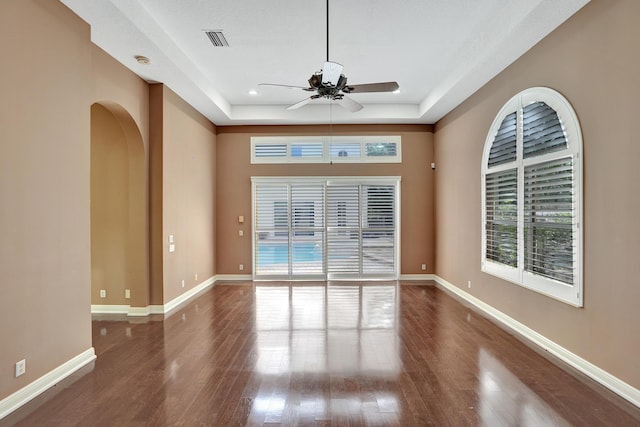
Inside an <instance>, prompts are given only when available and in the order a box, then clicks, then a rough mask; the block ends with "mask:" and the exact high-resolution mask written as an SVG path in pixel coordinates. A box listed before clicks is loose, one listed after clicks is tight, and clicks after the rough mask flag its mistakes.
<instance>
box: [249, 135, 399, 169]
mask: <svg viewBox="0 0 640 427" xmlns="http://www.w3.org/2000/svg"><path fill="white" fill-rule="evenodd" d="M375 143H378V144H384V143H392V144H395V148H396V150H395V155H381V154H379V153H377V154H367V145H368V144H375ZM304 144H309V145H310V146H312V145H321V147H322V151H321V155H315V156H312V155H309V156H301V155H294V154H293V152H294V151H295V150H293V147H295V146H297V145H304ZM333 145H338V146H340V145H344V146H352V147H354V151H355V152H356V153H357V155H355V156H354V155H343V153H347V152H348V151H347V150H339V152H338V154H336V155H333V153H334V151H335V148H333V147H332V146H333ZM268 146H276V147H282V146H283V147H285V150H286V153H285V154H284V155H280V156H278V155H271V156H259V155H257V154H256V149H257V147H268ZM383 151H384V150H383ZM315 153H317V151H315ZM297 163H402V136H400V135H358V136H355V135H346V136H343V135H332V136H252V137H251V164H297Z"/></svg>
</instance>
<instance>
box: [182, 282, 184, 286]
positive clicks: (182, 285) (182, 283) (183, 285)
mask: <svg viewBox="0 0 640 427" xmlns="http://www.w3.org/2000/svg"><path fill="white" fill-rule="evenodd" d="M182 287H183V288H184V280H183V281H182Z"/></svg>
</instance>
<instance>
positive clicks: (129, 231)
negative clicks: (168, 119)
mask: <svg viewBox="0 0 640 427" xmlns="http://www.w3.org/2000/svg"><path fill="white" fill-rule="evenodd" d="M145 186H146V179H145V156H144V145H143V142H142V136H141V134H140V130H139V129H138V127H137V125H136V124H135V121H134V120H133V118H132V117H131V116H130V115H129V113H128V112H127V111H126V110H125V109H124V108H122V107H121V106H119V105H117V104H114V103H108V102H99V103H95V104H93V105H92V106H91V304H92V306H98V307H99V309H98V311H101V312H114V313H118V312H119V313H123V312H126V313H131V312H132V309H131V308H132V307H133V308H135V307H138V308H143V307H144V309H142V311H145V310H147V309H148V305H149V285H148V283H149V280H148V259H149V258H148V245H147V240H148V231H147V228H148V227H147V220H146V218H147V215H146V196H145V194H146V192H145ZM134 311H135V310H134ZM136 314H139V313H136Z"/></svg>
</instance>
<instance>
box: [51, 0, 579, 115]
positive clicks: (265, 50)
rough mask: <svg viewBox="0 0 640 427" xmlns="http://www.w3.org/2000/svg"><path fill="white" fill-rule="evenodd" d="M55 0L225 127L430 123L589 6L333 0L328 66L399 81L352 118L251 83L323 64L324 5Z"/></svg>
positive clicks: (283, 0)
mask: <svg viewBox="0 0 640 427" xmlns="http://www.w3.org/2000/svg"><path fill="white" fill-rule="evenodd" d="M60 1H61V2H62V3H64V4H66V5H67V6H68V7H69V8H71V9H72V10H73V11H74V12H75V13H76V14H78V15H79V16H80V17H82V18H83V19H84V20H85V21H87V22H88V23H89V24H90V25H91V34H92V40H93V42H94V43H95V44H97V45H98V46H100V47H101V48H102V49H104V50H105V51H106V52H108V53H109V54H110V55H112V56H113V57H114V58H116V59H117V60H118V61H120V62H121V63H122V64H124V65H125V66H126V67H128V68H129V69H131V70H132V71H133V72H135V73H136V74H138V75H139V76H140V77H142V78H143V79H145V80H147V81H149V82H162V83H165V84H166V85H167V86H169V87H170V88H171V89H172V90H173V91H175V92H176V93H178V94H179V95H180V96H181V97H182V98H184V99H185V100H186V101H187V102H189V103H190V104H191V105H193V106H194V107H195V108H196V109H198V110H199V111H200V112H201V113H202V114H204V115H205V116H207V117H208V118H209V119H210V120H211V121H213V122H214V123H216V124H218V125H234V124H297V123H328V122H329V120H331V121H332V122H333V123H435V122H436V121H437V120H439V119H440V118H442V117H443V116H444V115H445V114H446V113H448V112H449V111H451V110H452V109H453V108H455V107H456V106H457V105H459V104H460V103H461V102H462V101H464V100H465V99H466V98H467V97H469V96H470V95H471V94H472V93H473V92H475V91H476V90H477V89H479V88H480V87H481V86H482V85H484V84H485V83H486V82H487V81H489V80H490V79H491V78H492V77H494V76H495V75H496V74H498V73H499V72H500V71H502V70H503V69H504V68H505V67H507V66H508V65H509V64H511V63H512V62H513V61H514V60H516V59H517V58H518V57H519V56H521V55H522V54H523V53H524V52H526V51H527V50H529V49H530V48H531V47H532V46H533V45H534V44H536V43H537V42H538V41H539V40H541V39H542V38H543V37H545V36H546V35H547V34H549V33H550V32H551V31H552V30H553V29H555V28H556V27H557V26H559V25H560V24H561V23H562V22H564V21H565V20H566V19H568V18H569V17H570V16H571V15H572V14H574V13H575V12H576V11H577V10H579V9H580V8H581V7H582V6H584V5H585V4H586V3H588V1H589V0H562V1H558V0H401V1H390V0H386V1H382V0H330V6H329V7H330V14H329V15H330V16H329V48H330V51H329V55H330V58H329V59H330V60H332V61H335V62H339V63H341V64H343V65H344V71H343V73H344V74H345V75H346V76H347V78H348V80H349V84H361V83H374V82H378V81H397V82H398V83H399V85H400V93H371V94H352V95H350V96H351V97H352V98H353V99H354V100H356V101H358V102H359V103H361V104H363V105H364V106H365V108H364V109H363V110H361V111H359V112H356V113H350V112H348V111H347V110H344V109H343V108H341V107H339V106H335V105H330V104H331V103H330V102H329V101H314V103H312V104H309V105H307V106H305V107H303V108H300V109H299V110H294V111H287V110H286V109H285V108H286V107H287V106H288V105H291V104H294V103H296V102H298V101H300V100H302V99H304V98H306V97H307V96H308V95H309V94H308V93H307V92H304V91H302V90H300V89H286V88H277V87H265V86H258V84H259V83H279V84H289V85H297V86H306V85H307V79H308V78H309V77H310V76H311V74H313V73H314V72H315V71H318V70H320V69H321V68H322V64H323V62H324V61H325V59H326V3H325V0H314V1H311V0H234V1H230V0H227V1H223V0H179V1H178V0H60ZM203 30H222V31H223V33H224V35H225V36H226V38H227V40H228V42H229V45H230V46H229V47H214V46H213V45H212V44H211V42H210V41H209V39H208V38H207V37H206V35H205V33H204V31H203ZM135 55H144V56H147V57H149V58H150V59H151V63H150V64H149V65H146V66H145V65H140V64H138V63H137V62H136V60H135V58H134V57H135ZM252 89H253V90H257V91H258V94H257V95H250V94H249V91H250V90H252ZM330 110H331V111H330Z"/></svg>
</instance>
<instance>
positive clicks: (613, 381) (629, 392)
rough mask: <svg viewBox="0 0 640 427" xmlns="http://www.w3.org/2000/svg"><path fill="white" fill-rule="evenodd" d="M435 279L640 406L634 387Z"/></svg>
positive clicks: (638, 391) (637, 392)
mask: <svg viewBox="0 0 640 427" xmlns="http://www.w3.org/2000/svg"><path fill="white" fill-rule="evenodd" d="M434 280H435V281H436V283H437V284H438V285H439V286H441V287H442V288H444V289H446V290H448V291H449V292H451V293H453V294H455V295H457V296H459V297H460V298H462V299H464V300H465V301H467V302H468V303H470V304H472V305H473V306H475V307H476V308H478V309H479V310H480V311H482V312H483V313H485V314H487V315H488V316H489V317H491V318H492V319H494V320H496V321H497V322H500V323H501V324H502V325H504V326H506V327H507V328H509V329H510V330H512V331H513V332H515V333H517V334H518V335H520V336H522V337H523V338H525V339H527V340H528V341H530V342H532V343H533V344H535V345H537V346H538V347H540V348H542V349H543V350H546V351H548V352H549V353H551V354H553V355H554V356H555V357H557V358H558V359H560V360H562V361H563V362H564V363H566V364H568V365H569V366H572V367H573V368H575V369H577V370H578V371H580V372H582V373H583V374H585V375H587V376H588V377H590V378H592V379H593V380H595V381H597V382H598V383H600V384H602V385H603V386H605V387H607V388H608V389H610V390H611V391H613V392H614V393H616V394H618V395H620V396H621V397H623V398H625V399H626V400H628V401H629V402H631V403H633V404H634V405H636V406H638V407H640V390H638V389H637V388H635V387H633V386H631V385H629V384H627V383H626V382H624V381H622V380H621V379H619V378H617V377H615V376H613V375H611V374H610V373H608V372H607V371H605V370H603V369H602V368H599V367H598V366H596V365H594V364H593V363H591V362H589V361H587V360H585V359H583V358H581V357H580V356H578V355H577V354H574V353H572V352H570V351H569V350H567V349H566V348H564V347H562V346H561V345H559V344H557V343H555V342H554V341H551V340H550V339H548V338H546V337H545V336H543V335H541V334H539V333H537V332H536V331H534V330H533V329H531V328H529V327H527V326H526V325H524V324H522V323H520V322H518V321H517V320H515V319H514V318H512V317H510V316H507V315H506V314H504V313H503V312H501V311H499V310H497V309H495V308H494V307H492V306H490V305H489V304H487V303H485V302H483V301H482V300H480V299H478V298H476V297H474V296H473V295H471V294H469V293H467V292H465V291H464V290H462V289H461V288H459V287H457V286H455V285H453V284H452V283H450V282H447V281H446V280H444V279H443V278H441V277H439V276H435V279H434Z"/></svg>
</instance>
